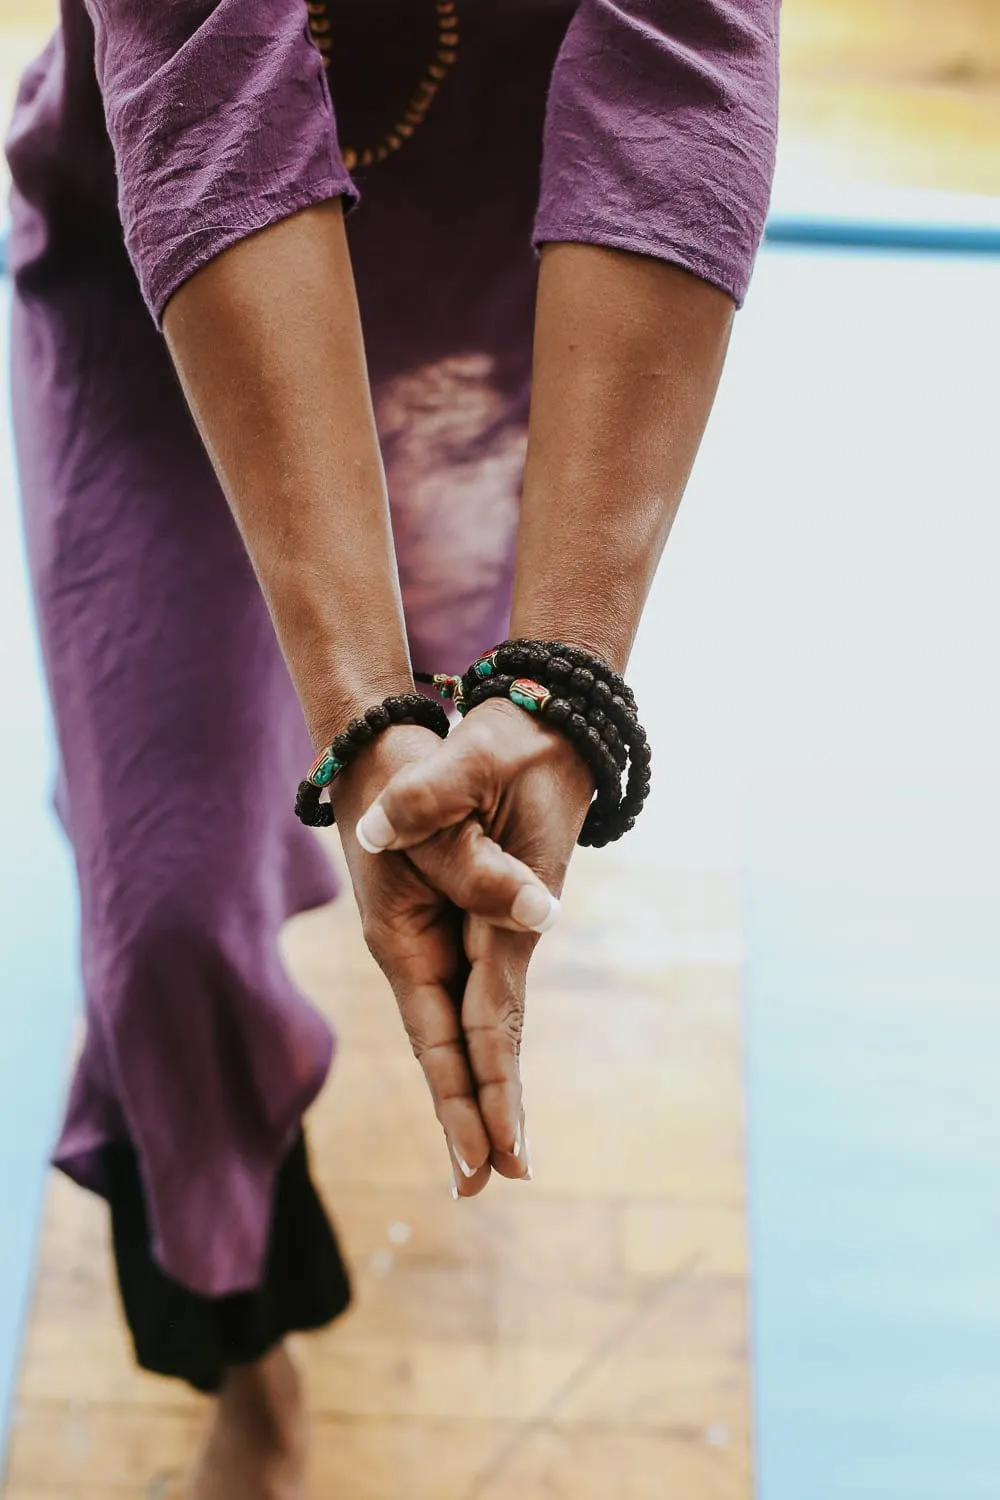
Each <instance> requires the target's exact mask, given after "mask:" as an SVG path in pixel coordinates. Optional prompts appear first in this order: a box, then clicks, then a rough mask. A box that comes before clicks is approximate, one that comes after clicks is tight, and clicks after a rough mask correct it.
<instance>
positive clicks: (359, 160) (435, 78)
mask: <svg viewBox="0 0 1000 1500" xmlns="http://www.w3.org/2000/svg"><path fill="white" fill-rule="evenodd" d="M455 5H456V0H434V9H435V12H436V15H437V45H436V49H435V52H434V56H433V57H432V59H431V61H430V62H429V63H428V65H427V67H426V68H425V69H424V75H423V77H422V78H421V80H420V82H419V84H418V85H417V87H416V89H415V90H414V92H413V94H412V95H411V96H410V101H409V103H408V104H407V106H406V109H405V110H404V111H403V113H402V114H401V115H400V117H399V119H398V120H397V121H396V123H395V124H394V125H393V127H392V129H391V130H387V131H386V132H385V134H384V135H382V136H380V137H379V139H378V140H377V141H376V142H375V144H374V145H372V146H366V147H364V148H363V149H359V148H357V147H354V146H345V147H344V149H343V151H342V152H341V156H342V157H343V161H344V166H345V167H346V168H347V170H348V171H349V172H353V171H354V169H355V167H370V166H373V165H374V163H375V162H379V161H385V160H386V158H387V157H389V156H391V155H392V154H393V152H394V151H398V150H399V149H400V147H401V146H403V145H405V144H406V142H407V141H408V140H409V139H410V136H411V135H413V133H414V131H415V130H416V129H417V127H418V126H420V125H422V124H423V122H424V120H425V119H426V117H427V111H428V110H429V109H430V107H431V105H432V104H433V103H434V97H435V95H436V94H437V92H438V90H439V89H440V87H441V85H442V83H443V82H444V80H445V79H446V78H447V76H448V74H449V72H450V71H451V68H452V67H453V65H454V63H455V60H456V58H457V57H458V12H457V10H456V8H455ZM306 9H307V10H308V12H309V34H310V35H311V37H312V39H313V41H314V43H315V44H316V47H317V48H318V50H319V53H320V56H321V57H322V59H323V62H324V64H325V66H326V68H327V70H329V67H330V62H331V58H332V55H333V26H332V23H331V21H330V15H329V11H328V9H327V0H306Z"/></svg>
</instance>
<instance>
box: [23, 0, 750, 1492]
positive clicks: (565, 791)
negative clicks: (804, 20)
mask: <svg viewBox="0 0 1000 1500" xmlns="http://www.w3.org/2000/svg"><path fill="white" fill-rule="evenodd" d="M776 24H777V22H776V3H775V0H578V3H577V0H468V3H464V4H463V3H462V0H378V3H375V0H331V3H330V4H329V6H324V5H323V4H322V3H320V0H309V4H308V6H306V5H305V4H304V3H303V0H173V3H171V4H170V5H150V4H148V3H147V0H63V6H62V15H61V23H60V28H59V31H58V33H57V35H56V36H55V37H54V38H53V40H52V42H51V43H50V45H49V47H48V48H47V50H46V52H45V54H44V55H43V57H42V58H41V59H40V60H39V62H38V63H37V64H36V65H35V66H34V67H33V68H31V69H30V70H29V72H28V74H27V75H26V77H25V79H24V82H23V85H22V89H21V93H20V97H19V101H18V105H17V110H16V114H15V118H14V124H13V127H12V130H11V135H10V141H9V157H10V163H11V168H12V173H13V179H14V198H13V224H14V227H13V237H12V264H13V270H14V275H15V286H16V299H15V308H14V322H13V339H14V373H15V419H16V431H17V442H18V454H19V463H20V470H21V481H22V489H23V496H24V507H25V517H26V530H27V536H28V544H29V554H30V560H31V568H32V575H33V581H34V587H35V594H36V599H37V607H38V615H39V622H40V632H41V638H42V644H43V650H44V654H45V661H46V667H47V671H48V675H49V682H50V688H51V693H52V700H53V705H54V710H55V718H56V724H57V730H58V737H59V744H60V751H61V776H60V785H59V789H58V800H59V807H60V811H61V814H62V816H63V819H64V822H65V824H66V827H67V830H68V833H69V835H70V838H71V840H72V843H73V848H74V851H75V855H76V860H77V867H78V872H79V881H80V892H81V912H82V928H83V939H82V943H83V974H84V986H85V994H86V1003H87V1020H88V1025H87V1035H86V1044H85V1047H84V1050H83V1054H82V1057H81V1059H80V1062H79V1066H78V1068H77V1072H76V1075H75V1079H74V1082H73V1087H72V1092H71V1096H70V1100H69V1105H68V1110H67V1115H66V1121H65V1125H64V1129H63V1132H62V1136H61V1139H60V1143H59V1146H58V1150H57V1153H56V1160H57V1163H58V1165H59V1166H60V1167H61V1168H62V1169H63V1170H64V1171H66V1172H68V1173H69V1174H70V1175H71V1176H72V1177H74V1178H75V1179H76V1180H77V1181H78V1182H80V1183H82V1184H84V1185H85V1186H87V1187H89V1188H91V1189H93V1190H95V1191H97V1192H99V1193H101V1194H103V1195H104V1196H105V1197H106V1198H107V1200H108V1202H109V1204H110V1209H111V1218H112V1225H113V1233H114V1246H115V1255H116V1264H117V1270H118V1276H119V1283H120V1287H121V1291H122V1298H123V1304H124V1308H125V1312H126V1316H127V1318H128V1321H129V1324H130V1328H131V1331H132V1335H133V1339H134V1342H135V1347H136V1354H137V1358H138V1360H139V1362H140V1363H141V1364H142V1365H144V1366H145V1367H146V1368H148V1369H151V1370H154V1371H158V1372H160V1373H163V1374H166V1375H175V1376H180V1377H182V1378H184V1379H186V1380H188V1381H189V1382H191V1383H192V1384H193V1385H195V1386H197V1387H198V1388H200V1389H202V1390H210V1391H214V1392H217V1393H218V1397H219V1399H218V1401H217V1403H216V1408H215V1416H214V1420H213V1424H212V1428H211V1431H210V1434H209V1438H208V1441H207V1444H206V1447H205V1450H204V1453H203V1455H202V1458H201V1461H200V1463H199V1465H198V1468H197V1472H196V1474H195V1476H194V1478H193V1480H192V1485H193V1488H192V1490H191V1493H192V1495H194V1496H196V1497H198V1500H221V1497H228V1496H236V1495H239V1496H240V1497H243V1500H256V1497H272V1496H273V1497H282V1500H284V1497H291V1496H296V1497H297V1496H300V1495H301V1494H303V1493H304V1490H303V1484H304V1478H303V1475H304V1455H303V1444H302V1421H301V1413H302V1403H301V1395H300V1393H299V1390H298V1386H297V1383H296V1380H295V1375H294V1371H293V1369H292V1366H291V1363H290V1361H289V1359H288V1356H287V1353H286V1352H285V1349H284V1344H283V1340H284V1337H285V1335H286V1334H287V1333H289V1332H291V1331H292V1330H294V1329H301V1328H307V1327H315V1326H319V1325H320V1324H322V1323H324V1322H327V1321H329V1319H331V1318H332V1317H334V1316H335V1315H336V1314H337V1313H338V1312H339V1311H340V1310H341V1309H342V1308H343V1306H344V1305H345V1303H346V1300H347V1285H346V1278H345V1276H344V1273H343V1270H342V1268H341V1265H340V1261H339V1257H338V1254H337V1249H336V1242H335V1240H334V1238H333V1234H332V1231H331V1229H330V1227H329V1224H328V1222H327V1220H326V1217H325V1214H324V1212H323V1210H322V1208H321V1206H320V1204H319V1201H318V1199H317V1196H316V1193H315V1189H314V1188H313V1186H312V1183H311V1180H310V1176H309V1168H308V1161H307V1157H306V1151H305V1145H304V1142H303V1139H302V1135H301V1119H302V1114H303V1111H304V1110H305V1109H306V1107H307V1106H308V1104H309V1103H310V1102H311V1100H312V1099H313V1098H314V1097H315V1095H316V1093H317V1091H318V1089H319V1088H320V1086H321V1084H322V1082H323V1079H324V1077H325V1076H326V1073H327V1070H328V1067H329V1064H330V1058H331V1050H332V1042H331V1038H330V1036H329V1034H328V1032H327V1029H326V1026H325V1024H324V1022H323V1021H322V1020H321V1019H320V1018H319V1017H318V1016H317V1015H316V1014H315V1013H314V1012H313V1011H312V1010H311V1009H310V1008H309V1007H308V1006H307V1005H306V1004H305V1003H304V1001H303V1000H302V999H301V997H299V996H298V995H297V994H296V993H295V991H294V989H293V988H292V986H291V985H290V983H289V980H288V978H287V976H286V974H285V973H284V971H283V969H282V967H281V964H280V961H279V959H278V954H277V937H278V933H279V929H280V927H281V925H282V923H283V922H284V921H285V920H286V918H287V917H288V916H290V915H291V914H292V913H294V912H297V911H302V910H304V909H306V908H308V907H310V906H314V905H316V904H318V903H321V902H324V901H326V900H328V899H329V898H330V896H331V895H332V894H333V885H332V882H331V878H330V874H329V871H328V869H327V867H326V864H325V862H324V860H323V857H322V854H321V851H320V849H319V847H318V845H317V844H316V843H315V842H314V841H313V839H312V837H311V835H310V834H309V833H308V832H307V830H305V829H303V828H302V827H301V826H300V825H299V824H297V823H296V821H295V819H294V817H293V816H292V811H291V804H292V795H293V792H294V786H295V783H296V782H297V781H298V780H299V778H300V776H301V775H302V771H303V768H304V766H305V765H306V763H307V762H308V759H309V756H310V745H309V741H310V739H311V741H312V746H313V748H317V747H320V746H322V745H324V744H326V743H327V742H328V741H329V740H330V739H331V738H332V736H333V735H335V734H336V733H337V732H338V731H339V730H342V729H343V727H344V725H345V724H346V723H347V721H348V720H350V719H351V718H352V717H353V716H355V715H356V714H357V713H359V712H363V711H364V710H365V709H367V708H368V707H369V706H370V705H373V704H376V703H378V702H379V701H380V700H381V699H383V698H384V697H385V696H386V695H387V694H392V693H407V692H412V691H413V676H412V670H413V669H412V666H411V662H412V663H414V664H415V665H416V667H417V668H420V669H424V670H428V669H429V670H436V669H440V668H442V667H443V668H446V669H448V670H452V669H454V668H455V667H456V666H459V667H464V666H465V664H466V663H468V662H469V661H470V660H471V659H472V658H473V657H474V656H475V655H476V653H477V652H480V651H483V650H485V649H486V648H488V647H490V646H492V645H493V644H494V643H495V642H496V641H497V640H499V639H500V638H501V637H502V636H503V634H504V631H505V629H506V628H507V623H508V620H509V621H510V630H511V633H512V634H515V635H519V636H524V637H531V638H554V639H558V640H563V641H567V642H575V643H578V644H579V645H581V646H585V647H586V648H587V649H588V650H589V651H593V652H597V653H598V654H599V655H601V656H602V657H604V658H605V659H606V660H608V661H609V662H610V663H612V665H613V666H615V667H617V668H619V669H620V668H622V667H623V666H624V664H625V662H626V660H627V657H628V653H629V648H630V645H631V642H632V639H633V636H634V633H635V630H636V627H637V624H638V620H639V616H640V613H641V609H642V606H643V602H644V600H645V597H646V593H647V590H648V587H649V584H650V581H651V578H652V574H653V572H654V569H655V566H656V562H657V560H658V557H659V554H660V551H661V549H662V547H663V545H664V542H665V540H666V536H667V533H668V530H669V527H670V523H671V520H672V517H673V515H674V512H675V510H676V507H677V504H678V503H679V500H680V496H681V492H682V490H683V487H684V483H685V481H686V478H687V475H688V472H689V470H690V466H691V464H692V462H693V459H694V455H695V452H696V450H697V446H698V442H699V440H700V437H701V433H702V431H703V428H704V424H705V422H706V420H707V416H708V413H709V409H710V406H711V402H712V399H713V396H714V392H715V388H716V384H717V381H718V377H719V373H720V370H721V367H722V361H723V357H724V352H725V346H726V342H727V338H728V333H729V328H730V323H731V318H732V313H733V309H734V306H737V305H738V304H739V303H740V301H741V300H742V298H743V295H744V293H745V290H746V285H747V281H748V278H749V275H750V270H751V267H752V263H753V258H754V255H755V252H756V249H757V245H758V243H759V239H760V235H761V231H762V227H763V219H764V213H765V208H766V201H767V195H768V190H769V183H770V175H771V169H772V160H773V146H774V129H775V115H776ZM331 100H332V102H331ZM359 192H360V200H361V201H360V206H358V207H357V208H356V211H354V212H351V213H350V215H349V216H348V215H347V210H348V209H353V208H354V205H355V203H356V201H357V199H358V195H359ZM533 245H534V247H536V248H537V250H538V252H539V254H540V259H539V258H538V257H536V254H535V250H534V249H533ZM362 329H363V331H364V346H363V345H362ZM161 330H162V332H161ZM532 342H533V345H534V354H533V356H532ZM529 396H530V404H529ZM192 415H193V418H194V421H193V422H192V420H191V418H192ZM227 501H228V505H227ZM390 504H391V527H390V508H389V507H390ZM234 521H235V525H234ZM248 559H249V561H248ZM251 565H252V566H251ZM279 642H280V649H279ZM296 697H297V700H298V702H296ZM300 706H301V707H300ZM303 714H304V717H305V726H303ZM307 731H308V732H307ZM593 789H594V783H593V781H592V779H591V775H590V772H589V771H588V769H587V766H586V765H585V764H584V762H583V761H582V760H581V759H580V758H579V757H578V756H577V753H576V751H575V750H574V749H573V747H572V745H571V744H570V743H569V742H568V741H566V740H565V739H563V738H562V737H560V736H559V735H557V734H553V733H552V732H551V731H550V730H549V729H547V728H545V727H544V726H540V725H539V723H538V721H537V720H536V719H532V718H531V717H529V715H527V714H524V713H521V712H520V710H518V709H517V708H515V707H514V706H513V705H512V704H511V703H510V702H504V701H500V700H497V699H491V700H489V701H487V702H485V703H483V704H482V705H481V706H479V707H477V708H475V709H474V710H473V711H472V712H471V713H469V714H468V715H467V717H466V718H465V719H464V720H463V721H462V723H461V725H460V727H459V728H458V729H456V730H454V731H453V733H452V734H451V735H450V736H449V738H448V739H447V740H446V741H445V742H444V743H442V742H441V741H440V740H439V739H438V738H437V737H436V736H435V735H434V734H433V733H431V732H430V731H429V730H428V729H427V728H424V727H420V726H418V725H413V724H399V725H394V726H393V727H391V728H390V729H388V730H387V731H386V732H385V733H382V734H380V735H379V736H378V737H377V738H376V739H374V740H373V742H372V743H371V744H370V745H369V746H368V747H367V748H366V749H364V750H363V751H362V752H361V753H360V754H359V755H358V756H357V758H356V759H355V760H354V761H353V762H352V764H351V765H350V766H349V767H348V768H347V770H346V771H344V772H343V774H342V775H340V776H339V777H338V778H337V780H336V782H335V783H334V785H333V786H332V788H331V800H332V801H333V803H334V807H335V811H336V817H337V822H338V824H339V826H340V829H341V834H342V838H343V843H344V849H345V854H346V858H347V863H348V867H349V869H350V872H351V878H352V882H353V885H354V893H355V896H356V899H357V901H358V905H359V907H360V910H361V915H362V918H363V921H364V924H365V932H366V937H367V939H368V942H369V945H370V946H371V948H372V951H373V952H374V954H375V956H376V958H377V959H378V961H379V963H380V964H381V965H382V967H383V969H384V970H385V972H386V974H387V976H388V978H389V979H390V981H391V983H392V986H393V988H394V991H395V993H396V996H397V999H398V1001H399V1005H400V1009H401V1013H402V1016H403V1020H404V1023H405V1025H406V1027H407V1030H408V1032H409V1034H410V1037H411V1040H412V1042H413V1044H414V1048H415V1050H416V1052H417V1054H418V1056H419V1057H420V1060H421V1062H422V1064H423V1067H424V1071H425V1074H426V1077H427V1080H428V1084H429V1086H430V1089H431V1093H432V1096H433V1102H434V1105H435V1108H436V1110H437V1113H438V1118H439V1119H440V1121H441V1123H442V1126H443V1128H444V1132H445V1136H446V1142H447V1147H448V1151H449V1156H450V1159H451V1162H452V1166H453V1173H454V1182H455V1188H454V1191H455V1192H456V1193H457V1194H458V1195H459V1196H468V1195H470V1194H473V1193H476V1192H479V1191H480V1190H481V1189H482V1188H483V1187H484V1186H485V1185H486V1182H487V1180H488V1178H489V1175H490V1172H491V1170H497V1171H500V1172H501V1173H503V1174H504V1175H506V1176H510V1177H515V1178H524V1177H527V1176H530V1164H529V1163H528V1160H527V1149H526V1145H525V1143H524V1134H523V1123H522V1115H521V1102H520V1085H519V1079H518V1072H517V1039H518V1035H519V1027H520V1016H521V1011H522V1006H523V994H524V977H525V971H526V967H527V963H528V958H529V956H530V952H531V949H532V946H533V943H534V942H535V941H536V934H537V932H538V931H539V930H542V929H544V927H545V926H546V925H547V923H548V922H549V921H550V920H551V916H552V914H553V911H554V909H555V908H554V906H553V902H552V896H551V893H552V892H556V891H558V890H559V889H560V887H561V883H562V878H563V874H564V871H565V867H566V863H567V860H568V857H569V854H570V851H571V849H572V846H573V843H574V840H575V838H576V836H577V834H578V832H579V830H580V826H581V823H582V821H583V817H584V813H585V812H586V809H587V804H588V802H589V801H590V798H591V796H592V795H593ZM362 818H363V822H362V823H361V826H360V829H359V832H355V827H356V825H357V824H358V822H359V819H362ZM359 838H360V840H361V842H359ZM380 850H382V851H386V852H377V851H380ZM406 850H408V851H409V852H404V851H406ZM463 914H466V915H465V920H464V925H463V920H462V917H463Z"/></svg>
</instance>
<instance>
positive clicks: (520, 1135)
mask: <svg viewBox="0 0 1000 1500" xmlns="http://www.w3.org/2000/svg"><path fill="white" fill-rule="evenodd" d="M523 1145H524V1121H523V1120H518V1122H517V1130H516V1131H515V1133H514V1149H513V1151H512V1152H511V1153H510V1154H511V1156H520V1154H521V1147H522V1146H523Z"/></svg>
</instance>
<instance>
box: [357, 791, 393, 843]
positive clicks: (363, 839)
mask: <svg viewBox="0 0 1000 1500" xmlns="http://www.w3.org/2000/svg"><path fill="white" fill-rule="evenodd" d="M354 831H355V833H356V835H357V839H358V843H359V844H360V845H361V847H362V849H367V851H368V853H369V854H381V853H382V850H383V849H388V847H389V845H390V844H391V843H392V841H393V839H394V838H395V837H396V830H395V828H393V826H392V824H391V823H390V822H389V819H388V818H387V817H386V815H385V813H384V811H383V810H382V804H381V803H380V802H373V803H372V805H371V807H370V808H369V809H368V811H367V812H366V813H365V814H364V816H363V817H361V818H359V819H358V826H357V828H356V829H355V830H354Z"/></svg>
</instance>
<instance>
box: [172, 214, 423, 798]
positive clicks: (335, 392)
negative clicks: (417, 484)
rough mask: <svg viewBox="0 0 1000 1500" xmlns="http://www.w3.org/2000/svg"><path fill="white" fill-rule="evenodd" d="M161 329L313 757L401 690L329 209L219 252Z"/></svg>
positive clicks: (382, 510) (365, 413)
mask: <svg viewBox="0 0 1000 1500" xmlns="http://www.w3.org/2000/svg"><path fill="white" fill-rule="evenodd" d="M164 331H165V333H166V336H167V341H168V344H169V346H170V352H171V354H172V356H173V359H174V363H175V365H176V367H177V370H178V373H179V375H180V378H181V382H182V384H183V387H184V393H185V395H186V397H187V400H188V403H189V405H190V407H191V410H192V412H193V413H194V417H195V420H196V421H197V423H198V427H199V430H200V432H201V435H202V438H203V440H204V442H205V445H206V447H207V449H208V452H209V455H210V457H211V459H212V462H213V464H214V466H215V469H216V472H217V473H218V475H219V478H220V480H221V482H222V485H223V487H224V489H225V492H226V496H227V499H228V500H229V504H230V506H231V507H232V510H233V514H234V515H235V517H236V521H237V524H238V525H239V528H240V531H241V532H242V535H243V539H244V541H245V543H246V547H247V551H248V552H249V554H250V557H251V560H252V562H253V565H254V568H255V569H256V572H257V576H258V578H259V580H260V584H261V588H262V589H263V591H264V595H265V597H266V599H267V602H268V605H269V607H270V610H271V614H272V617H273V619H274V622H275V626H276V629H277V632H278V636H279V639H280V641H281V645H282V648H283V650H284V653H285V657H286V659H287V661H288V664H289V667H290V669H291V672H292V676H293V678H294V681H295V685H296V688H297V690H298V694H299V698H300V700H301V702H302V706H303V709H304V711H305V714H306V719H307V721H308V724H309V728H310V731H311V733H312V736H313V739H314V741H315V743H316V744H317V745H319V744H320V743H322V742H324V741H327V740H329V739H330V738H332V736H333V735H334V734H335V733H336V732H337V731H338V730H340V729H342V728H343V727H344V724H345V723H346V722H347V720H348V719H350V718H351V717H352V715H353V714H355V713H357V712H358V711H359V710H361V709H364V708H366V707H368V706H369V705H370V704H372V703H374V702H377V701H379V700H380V699H381V698H383V697H385V696H386V695H387V694H388V693H393V692H412V691H413V680H412V676H411V672H410V665H409V657H408V653H407V648H406V639H405V634H404V629H403V616H402V608H401V604H400V597H399V586H398V581H397V576H396V562H395V555H394V552H393V548H392V536H391V531H390V525H389V510H388V503H387V498H386V490H385V478H384V475H383V471H382V462H381V457H380V454H379V448H378V440H377V436H376V432H375V421H374V417H373V414H372V405H371V397H370V394H369V388H368V375H367V371H366V368H365V360H364V348H363V344H362V337H361V327H360V322H359V319H358V309H357V302H356V298H355V292H354V279H353V275H352V272H351V266H350V260H349V257H348V251H347V243H346V237H345V233H344V225H343V216H342V213H341V208H340V204H339V202H337V201H334V202H330V203H325V204H322V205H320V206H318V207H315V208H310V209H307V210H305V211H304V212H302V213H299V214H295V215H293V216H292V217H291V218H288V219H285V220H283V221H282V222H280V223H278V224H275V225H273V226H272V227H270V228H268V229H265V230H263V231H261V233H259V234H256V235H252V236H250V237H249V238H247V239H244V240H241V241H240V242H239V243H238V244H236V245H234V246H233V247H232V248H231V249H228V250H226V251H224V252H223V253H222V254H221V255H219V256H218V257H217V258H216V259H215V260H213V261H211V262H210V263H209V264H208V265H206V266H205V267H203V268H202V269H201V270H200V271H198V272H197V273H196V274H195V275H194V276H192V277H191V278H190V280H188V281H187V282H185V283H184V285H183V286H181V288H180V289H179V290H178V291H177V293H176V294H175V295H174V297H173V298H172V299H171V301H170V302H169V304H168V305H167V308H166V312H165V315H164ZM303 769H304V768H303ZM290 791H291V789H290Z"/></svg>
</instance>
